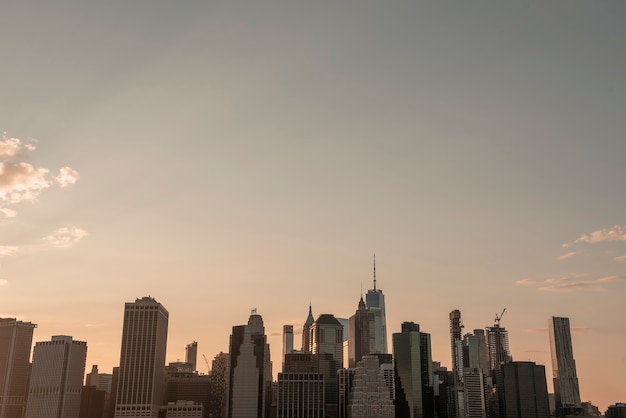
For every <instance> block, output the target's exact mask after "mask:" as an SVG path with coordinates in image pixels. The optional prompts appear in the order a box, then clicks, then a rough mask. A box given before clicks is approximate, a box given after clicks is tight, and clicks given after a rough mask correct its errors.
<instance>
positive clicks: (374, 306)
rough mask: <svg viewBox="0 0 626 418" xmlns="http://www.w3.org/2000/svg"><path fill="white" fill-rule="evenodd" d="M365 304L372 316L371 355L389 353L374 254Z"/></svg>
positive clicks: (381, 294)
mask: <svg viewBox="0 0 626 418" xmlns="http://www.w3.org/2000/svg"><path fill="white" fill-rule="evenodd" d="M365 303H366V304H367V308H368V309H369V311H370V312H371V313H373V314H374V340H375V344H374V351H373V352H372V353H383V354H387V353H389V351H388V349H387V317H386V314H385V295H383V291H382V290H380V289H378V288H377V287H376V254H374V288H373V289H370V290H368V291H367V294H366V295H365Z"/></svg>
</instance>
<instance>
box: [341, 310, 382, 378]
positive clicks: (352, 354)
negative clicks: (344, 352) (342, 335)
mask: <svg viewBox="0 0 626 418" xmlns="http://www.w3.org/2000/svg"><path fill="white" fill-rule="evenodd" d="M375 326H376V325H375V319H374V314H373V313H372V312H370V311H369V309H367V307H366V306H365V302H364V301H363V298H361V300H359V305H358V308H357V310H356V312H355V313H354V315H352V316H351V317H350V320H349V333H350V335H349V338H348V367H350V368H354V367H356V365H357V363H358V362H359V361H361V358H363V356H365V355H367V354H370V353H374V352H375V351H376V347H375V345H376V335H375V332H374V328H375Z"/></svg>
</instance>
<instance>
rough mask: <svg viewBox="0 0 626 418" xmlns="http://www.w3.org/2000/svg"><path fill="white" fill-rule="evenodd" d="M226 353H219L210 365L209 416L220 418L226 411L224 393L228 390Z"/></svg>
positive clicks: (227, 360)
mask: <svg viewBox="0 0 626 418" xmlns="http://www.w3.org/2000/svg"><path fill="white" fill-rule="evenodd" d="M229 358H230V356H229V355H228V353H221V352H220V353H219V354H217V355H216V356H215V358H214V359H213V362H212V363H211V371H210V372H209V380H210V385H211V397H210V399H209V416H210V417H214V418H222V417H223V415H222V414H223V413H224V412H225V411H226V392H227V390H228V385H227V379H228V362H229Z"/></svg>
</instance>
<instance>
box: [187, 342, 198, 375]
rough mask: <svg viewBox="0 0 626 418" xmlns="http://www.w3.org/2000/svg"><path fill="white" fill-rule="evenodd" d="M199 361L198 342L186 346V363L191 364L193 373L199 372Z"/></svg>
mask: <svg viewBox="0 0 626 418" xmlns="http://www.w3.org/2000/svg"><path fill="white" fill-rule="evenodd" d="M197 359H198V342H197V341H192V342H190V343H189V344H187V345H186V346H185V363H191V368H192V370H193V371H196V370H198V369H197V364H196V361H197Z"/></svg>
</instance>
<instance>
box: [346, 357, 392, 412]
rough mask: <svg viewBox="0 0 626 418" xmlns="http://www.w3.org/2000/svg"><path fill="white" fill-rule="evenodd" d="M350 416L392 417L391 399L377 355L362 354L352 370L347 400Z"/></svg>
mask: <svg viewBox="0 0 626 418" xmlns="http://www.w3.org/2000/svg"><path fill="white" fill-rule="evenodd" d="M348 416H349V417H350V418H369V417H376V418H394V417H395V409H394V404H393V400H392V399H391V396H389V390H388V389H387V385H386V383H385V377H384V376H383V371H382V369H380V367H379V364H378V357H376V356H367V355H366V356H363V358H362V359H361V361H359V362H358V364H357V367H356V370H355V371H354V379H353V381H352V391H351V392H350V400H349V402H348Z"/></svg>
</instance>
